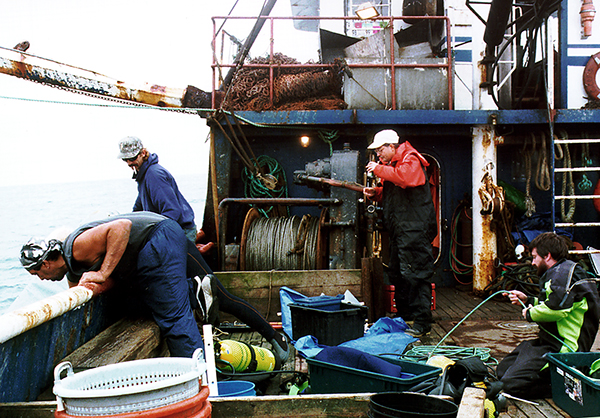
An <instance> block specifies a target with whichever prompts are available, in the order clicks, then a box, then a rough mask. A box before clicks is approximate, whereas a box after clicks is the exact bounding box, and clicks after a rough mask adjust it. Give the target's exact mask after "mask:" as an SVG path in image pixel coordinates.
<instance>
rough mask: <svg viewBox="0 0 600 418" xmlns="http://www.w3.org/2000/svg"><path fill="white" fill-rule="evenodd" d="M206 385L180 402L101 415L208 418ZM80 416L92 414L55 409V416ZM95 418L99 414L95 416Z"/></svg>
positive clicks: (117, 416)
mask: <svg viewBox="0 0 600 418" xmlns="http://www.w3.org/2000/svg"><path fill="white" fill-rule="evenodd" d="M208 393H209V391H208V386H202V388H201V389H200V392H198V394H197V395H196V396H193V397H191V398H189V399H186V400H183V401H181V402H177V403H173V404H170V405H166V406H162V407H160V408H155V409H147V410H145V411H136V412H126V413H123V414H113V415H102V417H103V418H139V417H140V416H143V417H144V418H178V417H188V418H210V416H211V413H212V405H211V404H210V402H209V401H208ZM80 416H87V417H93V415H85V414H83V415H71V414H67V413H66V412H65V411H58V410H57V411H55V412H54V417H55V418H75V417H80ZM96 417H97V418H98V417H99V416H96Z"/></svg>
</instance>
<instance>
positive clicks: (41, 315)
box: [0, 286, 93, 344]
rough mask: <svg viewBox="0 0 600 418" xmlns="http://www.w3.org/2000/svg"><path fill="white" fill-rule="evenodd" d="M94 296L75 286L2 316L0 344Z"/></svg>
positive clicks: (90, 292) (0, 321)
mask: <svg viewBox="0 0 600 418" xmlns="http://www.w3.org/2000/svg"><path fill="white" fill-rule="evenodd" d="M92 295H93V293H92V291H91V290H90V289H88V288H86V287H83V286H75V287H73V288H71V289H68V290H65V291H64V292H60V293H57V294H56V295H52V296H50V297H47V298H45V299H42V300H40V301H37V302H34V303H32V304H30V305H27V306H25V307H23V308H21V309H16V310H14V311H11V312H8V313H6V314H4V315H2V316H0V344H2V343H4V342H5V341H8V340H10V339H11V338H13V337H16V336H17V335H20V334H22V333H24V332H25V331H28V330H30V329H32V328H35V327H37V326H38V325H41V324H43V323H44V322H47V321H50V320H51V319H54V318H56V317H59V316H61V315H62V314H64V313H65V312H68V311H70V310H73V309H75V308H77V307H79V306H81V305H83V304H84V303H86V302H87V301H89V300H90V299H91V298H92Z"/></svg>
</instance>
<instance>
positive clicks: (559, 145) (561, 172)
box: [553, 133, 600, 254]
mask: <svg viewBox="0 0 600 418" xmlns="http://www.w3.org/2000/svg"><path fill="white" fill-rule="evenodd" d="M562 136H563V138H558V137H557V136H555V137H554V138H553V139H554V142H553V143H554V147H555V148H554V149H555V150H557V149H558V150H560V151H562V154H563V155H562V158H561V159H562V161H563V167H555V166H554V164H553V167H554V168H553V171H554V185H553V187H554V202H553V204H554V205H553V207H554V208H556V206H557V204H556V203H557V202H560V207H561V216H562V217H563V219H561V220H562V222H555V223H554V227H555V228H571V227H573V228H597V227H600V222H597V221H586V220H577V221H574V220H573V215H574V213H570V214H569V215H570V216H567V219H565V216H564V215H565V214H564V206H565V205H566V203H567V202H569V205H570V206H571V205H573V206H571V207H570V209H571V208H572V209H573V212H574V208H575V206H574V205H575V203H576V202H577V201H580V200H581V201H583V200H589V199H595V198H600V196H598V195H594V194H593V193H594V192H593V189H594V184H592V185H591V189H592V190H591V191H590V192H589V193H585V194H576V193H575V187H576V186H575V184H574V182H573V180H572V174H573V173H584V175H585V173H587V172H600V167H594V166H591V157H590V158H589V160H588V161H583V158H582V161H581V163H582V165H581V166H578V167H573V166H572V161H571V157H570V151H569V145H572V144H573V145H575V144H581V145H582V146H585V145H587V146H589V145H592V144H600V139H588V138H578V139H569V138H567V135H566V134H564V133H563V134H562ZM596 155H597V153H596ZM588 157H589V156H588ZM567 159H568V160H567ZM569 177H570V179H571V180H570V182H571V185H570V186H569V188H570V189H571V190H570V192H571V193H569V194H565V192H564V190H565V185H564V182H566V181H567V179H568V178H569ZM585 178H587V176H586V177H585ZM559 183H560V184H563V187H562V189H561V193H563V194H560V195H557V194H556V189H557V187H556V185H557V184H559ZM570 212H571V211H570ZM569 253H570V254H598V253H600V250H598V249H583V250H570V251H569Z"/></svg>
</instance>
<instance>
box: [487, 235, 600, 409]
mask: <svg viewBox="0 0 600 418" xmlns="http://www.w3.org/2000/svg"><path fill="white" fill-rule="evenodd" d="M529 247H530V249H531V255H532V256H533V261H532V263H533V265H534V266H536V267H537V271H538V275H540V276H541V278H540V282H539V290H540V292H539V294H538V295H537V296H528V295H526V294H525V293H523V292H521V291H518V290H513V291H511V292H507V293H504V295H505V296H508V297H509V298H510V300H511V302H512V303H513V304H514V305H519V306H523V305H525V307H524V308H523V317H524V318H525V319H526V320H527V321H529V322H536V323H537V324H538V325H539V327H540V331H539V334H538V337H537V338H536V339H533V340H526V341H523V342H522V343H521V344H519V345H518V346H517V348H515V349H514V350H513V352H511V353H510V354H509V355H508V356H506V357H505V358H504V359H503V360H502V361H501V362H500V364H498V367H497V369H496V373H497V375H498V378H499V379H500V381H501V382H502V383H503V384H504V391H505V392H506V393H508V394H510V395H514V396H518V397H521V398H525V399H542V398H549V397H551V396H552V388H551V386H550V369H549V367H548V364H547V361H546V360H545V359H544V357H543V356H544V354H546V353H568V352H575V351H589V350H590V348H591V347H592V344H593V343H594V339H595V338H596V333H597V332H598V321H599V320H600V298H599V296H598V288H597V285H596V283H595V281H593V280H591V279H590V276H589V275H587V273H586V272H585V270H583V268H582V267H581V266H579V265H578V264H576V263H575V262H573V261H570V260H567V259H566V258H567V255H568V247H567V244H566V242H565V239H564V238H563V237H561V236H559V235H556V234H555V233H553V232H545V233H543V234H540V235H538V236H537V237H536V238H534V239H533V240H532V241H531V243H530V245H529Z"/></svg>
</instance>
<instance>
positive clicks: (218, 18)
mask: <svg viewBox="0 0 600 418" xmlns="http://www.w3.org/2000/svg"><path fill="white" fill-rule="evenodd" d="M249 19H251V20H257V21H258V20H261V19H265V20H268V21H269V23H270V38H269V39H270V45H269V57H270V61H271V62H270V63H269V64H251V63H239V64H236V63H233V64H223V63H218V62H217V59H216V53H215V46H216V38H217V36H218V34H217V22H219V21H224V20H249ZM403 19H411V20H420V19H423V20H443V21H445V24H446V25H445V26H446V36H445V38H446V51H447V53H446V57H445V58H446V62H445V63H410V64H408V63H396V62H395V56H394V55H395V54H394V42H395V38H394V36H393V33H394V21H397V20H403ZM276 20H344V21H346V20H358V19H357V18H356V17H319V16H301V17H299V16H293V17H291V16H289V17H288V16H286V17H275V16H258V17H257V16H253V17H247V16H246V17H242V16H214V17H213V18H212V21H213V39H212V48H213V64H212V66H211V67H212V71H213V77H212V91H213V94H212V107H213V108H216V102H215V100H216V94H214V93H215V91H216V90H217V89H218V88H220V87H218V86H217V85H216V77H215V71H217V70H218V69H219V67H221V68H235V67H238V66H239V67H240V68H258V69H268V70H269V101H270V104H271V105H273V97H274V93H273V85H274V69H275V68H278V69H280V68H307V69H309V68H323V69H325V68H330V67H331V64H324V63H322V64H279V63H273V56H274V53H275V51H274V50H273V46H274V43H275V30H274V22H275V21H276ZM375 20H384V21H385V20H387V21H389V26H388V27H389V30H390V33H391V34H392V36H390V37H389V38H390V57H389V58H390V63H377V64H370V63H352V64H347V65H348V67H349V68H350V69H353V68H384V69H389V70H390V72H391V101H392V110H396V108H397V101H396V69H397V68H445V69H446V71H447V74H448V77H447V78H448V83H447V84H448V109H449V110H452V109H453V107H454V106H453V102H454V100H453V88H452V80H453V76H452V75H453V63H452V37H451V33H450V32H451V29H450V28H451V25H450V18H449V17H448V16H380V17H377V19H375ZM382 30H384V29H382ZM385 30H387V28H386V29H385Z"/></svg>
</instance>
